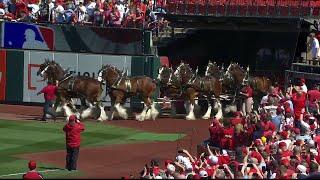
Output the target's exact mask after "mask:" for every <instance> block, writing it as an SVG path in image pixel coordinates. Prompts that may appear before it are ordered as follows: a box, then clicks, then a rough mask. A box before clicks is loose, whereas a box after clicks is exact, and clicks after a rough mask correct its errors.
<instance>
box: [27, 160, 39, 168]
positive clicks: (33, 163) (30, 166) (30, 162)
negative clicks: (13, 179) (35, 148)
mask: <svg viewBox="0 0 320 180" xmlns="http://www.w3.org/2000/svg"><path fill="white" fill-rule="evenodd" d="M28 167H29V169H30V170H34V169H35V168H36V167H37V163H36V162H35V161H29V163H28Z"/></svg>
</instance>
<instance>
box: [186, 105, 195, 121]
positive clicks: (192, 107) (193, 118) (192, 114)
mask: <svg viewBox="0 0 320 180" xmlns="http://www.w3.org/2000/svg"><path fill="white" fill-rule="evenodd" d="M193 110H194V104H190V106H189V114H188V116H186V119H187V120H196V117H195V115H194V111H193Z"/></svg>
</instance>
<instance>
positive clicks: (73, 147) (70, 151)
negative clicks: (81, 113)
mask: <svg viewBox="0 0 320 180" xmlns="http://www.w3.org/2000/svg"><path fill="white" fill-rule="evenodd" d="M63 131H64V132H65V133H66V148H67V156H66V169H68V170H69V171H73V170H77V160H78V155H79V148H80V143H81V132H83V131H84V125H83V124H82V123H81V122H80V121H79V120H78V119H77V116H76V115H71V116H70V117H69V122H68V123H67V124H66V125H65V126H64V128H63Z"/></svg>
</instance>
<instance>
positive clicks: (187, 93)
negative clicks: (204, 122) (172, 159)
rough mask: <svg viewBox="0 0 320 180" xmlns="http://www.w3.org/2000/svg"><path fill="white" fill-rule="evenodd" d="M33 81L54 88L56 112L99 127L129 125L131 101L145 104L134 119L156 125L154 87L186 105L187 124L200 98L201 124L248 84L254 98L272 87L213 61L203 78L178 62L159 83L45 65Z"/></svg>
mask: <svg viewBox="0 0 320 180" xmlns="http://www.w3.org/2000/svg"><path fill="white" fill-rule="evenodd" d="M37 75H40V76H42V77H43V80H50V81H52V82H56V83H57V85H58V90H57V100H56V103H55V105H54V108H55V109H56V110H57V109H58V108H62V109H63V110H64V112H65V115H66V116H67V117H69V116H70V115H71V114H74V113H75V114H77V115H78V117H79V118H80V119H85V118H88V117H90V116H91V117H93V118H95V119H97V120H98V121H104V120H107V119H110V120H112V119H113V118H114V116H115V113H117V114H118V116H120V117H121V118H122V119H127V118H128V113H127V110H126V108H124V103H125V102H126V100H127V99H128V98H130V97H132V96H138V97H140V98H141V100H142V102H143V104H144V108H143V110H142V112H141V113H140V114H138V115H136V120H138V121H144V120H146V119H153V120H155V119H156V118H157V116H158V115H159V112H158V110H157V108H156V106H155V100H153V98H152V97H153V96H154V94H155V93H156V91H157V87H160V92H161V94H162V95H163V96H166V97H169V98H170V99H173V100H174V99H182V100H183V101H184V102H185V107H186V112H187V115H186V119H187V120H194V119H196V116H195V112H194V110H195V106H196V105H197V102H198V99H199V98H204V99H206V101H207V104H208V106H207V110H206V112H205V114H204V115H203V116H202V118H203V119H209V118H210V117H212V110H215V112H216V113H215V115H214V117H216V118H222V117H223V110H222V100H225V99H229V100H230V99H231V100H232V99H233V102H234V101H235V99H236V98H237V97H238V96H239V91H240V89H241V88H242V87H243V86H244V85H245V84H247V83H249V84H250V85H251V87H253V88H254V90H255V92H261V93H262V94H265V93H267V92H268V90H269V88H270V87H271V85H272V83H271V81H270V80H269V79H268V78H267V77H255V76H250V75H249V68H246V69H244V68H243V67H241V66H240V65H239V64H237V63H230V65H229V66H228V68H227V69H226V70H225V68H224V67H223V66H221V67H220V66H218V64H217V63H216V62H211V61H209V63H208V65H207V67H206V71H205V73H204V75H202V76H201V75H199V74H198V69H197V70H196V71H194V70H193V69H192V68H191V67H190V66H189V64H186V63H183V62H181V63H180V64H179V66H178V67H177V68H176V69H175V70H174V69H173V68H172V67H167V66H161V67H160V68H159V70H158V77H157V79H152V78H150V77H148V76H134V77H130V76H128V75H127V73H126V71H121V70H119V69H118V68H117V67H115V66H112V65H103V66H102V68H101V69H100V70H99V72H98V78H97V79H95V78H91V77H84V76H77V75H74V74H69V73H68V70H64V69H63V68H62V67H61V65H60V64H58V63H56V62H55V61H50V60H48V59H46V60H45V62H44V63H42V64H41V65H40V67H39V70H38V72H37ZM104 86H105V87H106V91H107V94H108V95H109V97H110V100H111V109H110V115H109V117H107V114H106V112H105V109H104V107H103V105H102V92H103V87H104ZM226 94H227V95H226ZM74 98H78V99H80V100H81V107H82V108H81V110H80V111H78V110H77V109H76V108H75V105H74V104H73V101H72V99H74ZM97 112H98V113H97Z"/></svg>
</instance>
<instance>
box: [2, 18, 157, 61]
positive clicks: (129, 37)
mask: <svg viewBox="0 0 320 180" xmlns="http://www.w3.org/2000/svg"><path fill="white" fill-rule="evenodd" d="M0 25H1V47H2V48H6V49H31V50H49V51H60V52H77V53H100V54H114V55H146V54H150V53H151V47H150V46H151V41H152V40H151V38H150V34H151V32H149V31H145V30H141V29H126V28H101V27H93V26H75V25H67V24H65V25H53V24H42V25H39V24H27V23H17V22H2V23H1V24H0ZM28 41H29V44H28V43H26V42H28ZM35 44H36V45H35Z"/></svg>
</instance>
